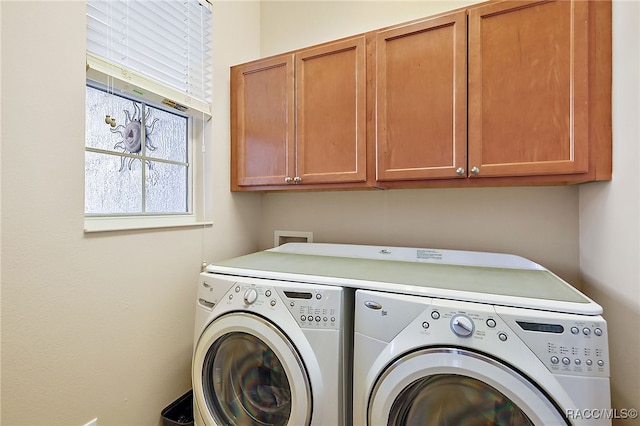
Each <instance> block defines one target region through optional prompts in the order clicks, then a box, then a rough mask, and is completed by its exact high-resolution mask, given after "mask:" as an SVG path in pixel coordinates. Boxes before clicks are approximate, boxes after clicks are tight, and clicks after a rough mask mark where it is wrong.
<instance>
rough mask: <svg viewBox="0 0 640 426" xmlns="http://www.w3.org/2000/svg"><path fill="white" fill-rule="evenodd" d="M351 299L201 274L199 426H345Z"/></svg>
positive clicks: (328, 291)
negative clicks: (349, 308)
mask: <svg viewBox="0 0 640 426" xmlns="http://www.w3.org/2000/svg"><path fill="white" fill-rule="evenodd" d="M349 292H350V291H349V290H345V289H343V288H341V287H335V286H325V285H313V284H300V283H293V282H284V281H277V280H265V279H256V278H251V277H246V276H231V275H221V274H217V273H213V272H205V273H202V274H201V278H200V283H199V288H198V299H197V305H196V327H195V336H194V355H193V366H192V381H193V395H194V418H195V423H196V424H198V425H206V426H212V425H220V426H221V425H225V426H226V425H288V426H299V425H311V426H316V425H317V426H320V425H327V426H335V425H342V424H345V423H346V422H347V421H348V420H347V419H346V417H347V416H348V414H347V412H348V406H349V405H350V404H349V403H350V395H351V394H350V391H349V388H348V387H349V386H350V382H349V383H347V380H346V379H347V375H348V374H349V373H350V372H348V371H347V370H348V369H349V365H350V359H349V358H348V357H350V352H348V351H347V346H349V345H350V343H349V342H351V341H352V329H350V328H348V329H347V327H348V326H347V325H345V322H348V320H347V321H345V316H344V312H345V309H346V305H352V303H353V298H352V297H351V299H349ZM351 294H352V293H351ZM345 401H346V404H345ZM349 413H350V412H349ZM349 415H350V414H349Z"/></svg>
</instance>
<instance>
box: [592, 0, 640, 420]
mask: <svg viewBox="0 0 640 426" xmlns="http://www.w3.org/2000/svg"><path fill="white" fill-rule="evenodd" d="M639 24H640V2H638V1H615V2H614V3H613V25H614V26H613V57H614V63H613V135H614V142H613V144H614V147H613V180H612V181H611V182H610V183H592V184H588V185H583V186H581V187H580V269H581V272H582V277H583V286H584V289H585V291H587V292H589V294H591V295H592V296H593V297H594V298H595V299H596V300H597V301H598V302H599V303H601V304H602V305H603V306H604V310H605V318H606V319H607V321H608V326H609V344H610V345H611V378H612V379H611V393H612V397H613V403H614V406H616V407H618V408H640V407H639V406H640V356H638V355H639V354H640V332H639V331H638V325H637V324H640V175H639V174H638V164H640V149H639V148H638V147H639V144H638V135H639V134H640V85H639V84H638V75H640V54H639V52H640V29H639V28H640V25H639ZM620 424H628V425H632V424H634V425H635V424H638V420H637V419H636V420H635V421H631V420H630V421H627V422H626V423H623V422H620Z"/></svg>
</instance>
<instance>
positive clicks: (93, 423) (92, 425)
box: [83, 417, 98, 426]
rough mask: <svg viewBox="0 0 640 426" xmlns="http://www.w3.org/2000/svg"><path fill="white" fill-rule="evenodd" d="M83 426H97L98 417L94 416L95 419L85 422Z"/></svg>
mask: <svg viewBox="0 0 640 426" xmlns="http://www.w3.org/2000/svg"><path fill="white" fill-rule="evenodd" d="M83 426H98V418H97V417H96V418H95V419H93V420H91V421H89V422H88V423H85V424H84V425H83Z"/></svg>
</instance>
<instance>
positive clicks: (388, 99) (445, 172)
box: [375, 11, 467, 181]
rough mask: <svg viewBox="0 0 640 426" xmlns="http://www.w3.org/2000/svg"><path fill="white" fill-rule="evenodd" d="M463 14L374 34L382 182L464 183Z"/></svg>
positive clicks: (378, 150) (377, 120)
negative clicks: (446, 180)
mask: <svg viewBox="0 0 640 426" xmlns="http://www.w3.org/2000/svg"><path fill="white" fill-rule="evenodd" d="M466 55H467V53H466V12H464V11H461V12H456V13H452V14H449V15H445V16H440V17H436V18H433V19H429V20H426V21H422V22H420V23H415V24H411V25H407V26H402V27H397V28H393V29H389V30H385V31H381V32H379V33H378V34H377V41H376V85H375V90H376V148H377V159H378V164H377V180H379V181H393V180H415V179H432V178H456V177H464V176H465V169H466V165H467V161H466V148H467V147H466V102H467V92H466V84H467V83H466V77H467V76H466Z"/></svg>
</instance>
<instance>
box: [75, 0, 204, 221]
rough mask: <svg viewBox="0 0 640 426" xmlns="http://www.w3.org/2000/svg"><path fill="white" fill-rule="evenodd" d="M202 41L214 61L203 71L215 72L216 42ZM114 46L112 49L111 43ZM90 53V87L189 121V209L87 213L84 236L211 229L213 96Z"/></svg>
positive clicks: (87, 63) (88, 63)
mask: <svg viewBox="0 0 640 426" xmlns="http://www.w3.org/2000/svg"><path fill="white" fill-rule="evenodd" d="M196 1H197V2H198V3H200V5H201V6H203V7H205V8H206V9H208V12H209V13H211V12H212V7H211V4H210V3H209V1H208V0H196ZM94 22H95V21H94ZM105 22H106V21H105ZM210 22H211V21H210ZM202 31H203V32H202V34H208V36H206V37H211V35H212V30H211V28H206V27H203V29H202ZM103 34H104V33H103ZM111 36H112V34H111V33H109V34H108V37H111ZM107 42H108V41H107ZM108 43H110V42H108ZM203 43H204V44H203V45H202V46H203V48H205V50H203V51H202V52H203V53H202V54H203V58H205V60H207V61H210V62H208V64H205V63H204V62H203V63H202V65H203V69H202V71H203V72H205V71H207V70H209V72H212V67H213V64H212V59H211V57H212V55H211V53H212V52H211V49H212V40H211V39H209V40H208V41H207V42H203ZM109 46H111V45H110V44H109ZM114 48H115V45H114ZM109 49H111V47H109ZM110 52H111V51H110ZM86 54H87V61H86V81H85V86H87V85H88V86H92V87H96V88H99V89H102V90H104V88H105V87H106V88H108V91H107V92H113V93H114V94H116V95H121V96H124V97H126V98H129V99H131V100H132V101H134V102H144V103H146V104H149V106H151V107H153V108H159V109H164V110H166V111H169V112H175V111H173V110H172V109H175V110H176V111H177V112H178V114H179V115H182V116H185V117H188V138H187V139H188V140H187V170H188V176H187V185H188V189H187V203H188V204H187V206H188V208H187V212H184V213H182V212H177V213H141V214H138V213H135V214H126V213H123V214H87V213H84V232H85V233H92V232H109V231H123V230H144V229H157V228H174V227H193V226H197V227H202V226H211V225H212V224H213V221H212V220H211V219H210V215H211V212H210V211H209V210H211V209H210V208H208V207H209V204H210V201H208V200H207V190H209V191H210V189H211V188H210V187H209V185H208V184H207V182H206V180H205V176H209V174H210V171H209V169H210V164H211V158H210V156H208V155H207V149H209V148H210V145H211V144H212V121H211V92H210V91H209V92H207V91H206V90H205V92H203V96H205V98H206V100H205V99H199V98H197V97H194V96H193V95H192V94H191V93H188V92H189V91H190V90H189V89H187V92H185V91H182V90H181V89H178V88H175V87H173V86H171V85H168V84H166V83H162V82H159V81H157V80H155V79H154V78H152V77H148V76H147V75H145V74H143V73H141V72H138V71H136V70H134V69H130V68H128V67H127V66H126V65H123V64H121V63H118V62H113V61H112V60H110V59H106V58H103V57H101V56H100V55H97V54H95V53H92V51H91V49H88V50H87V52H86ZM110 54H111V53H110ZM207 78H209V80H208V81H203V83H202V84H203V85H204V86H202V87H203V88H204V87H208V88H209V90H211V85H210V84H211V82H212V80H211V79H212V77H207ZM207 84H208V86H207ZM190 87H191V86H190ZM198 87H199V86H198ZM85 110H86V108H85ZM84 146H85V152H87V143H86V137H85V141H84ZM85 181H86V175H85ZM141 185H143V187H142V189H143V191H144V190H145V189H146V185H145V183H144V181H142V182H141ZM84 207H85V206H83V210H84ZM143 209H144V207H143Z"/></svg>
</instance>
